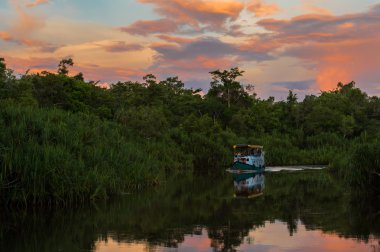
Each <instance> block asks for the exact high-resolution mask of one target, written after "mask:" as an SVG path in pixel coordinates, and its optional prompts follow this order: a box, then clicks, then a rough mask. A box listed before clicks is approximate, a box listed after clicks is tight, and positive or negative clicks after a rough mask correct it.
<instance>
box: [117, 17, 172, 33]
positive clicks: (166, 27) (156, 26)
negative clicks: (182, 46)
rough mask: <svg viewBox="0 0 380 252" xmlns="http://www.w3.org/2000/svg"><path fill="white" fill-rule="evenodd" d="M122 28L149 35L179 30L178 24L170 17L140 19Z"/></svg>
mask: <svg viewBox="0 0 380 252" xmlns="http://www.w3.org/2000/svg"><path fill="white" fill-rule="evenodd" d="M120 30H121V31H124V32H127V33H130V34H136V35H149V34H154V33H168V32H175V31H177V30H178V24H176V23H175V22H173V21H172V20H169V19H159V20H139V21H136V22H135V23H133V24H131V25H129V26H126V27H121V28H120Z"/></svg>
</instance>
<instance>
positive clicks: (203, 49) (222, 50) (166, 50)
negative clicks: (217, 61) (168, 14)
mask: <svg viewBox="0 0 380 252" xmlns="http://www.w3.org/2000/svg"><path fill="white" fill-rule="evenodd" d="M151 48H152V49H154V50H155V51H157V52H158V53H159V55H160V59H161V60H175V59H187V60H192V59H196V58H199V57H205V58H223V57H235V58H238V59H240V60H249V61H263V60H269V59H271V56H270V55H268V54H267V53H261V52H256V51H253V50H244V49H242V48H239V46H238V45H234V44H229V43H225V42H222V41H221V40H219V39H216V38H212V37H206V38H199V39H197V40H194V41H190V42H187V43H186V42H183V43H181V45H173V44H153V45H152V46H151Z"/></svg>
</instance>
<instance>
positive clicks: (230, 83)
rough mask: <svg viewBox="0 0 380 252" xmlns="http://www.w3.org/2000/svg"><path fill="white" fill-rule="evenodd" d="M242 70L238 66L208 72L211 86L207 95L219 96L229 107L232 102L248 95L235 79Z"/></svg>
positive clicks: (241, 73) (240, 74)
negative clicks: (210, 77)
mask: <svg viewBox="0 0 380 252" xmlns="http://www.w3.org/2000/svg"><path fill="white" fill-rule="evenodd" d="M243 73H244V71H241V70H239V68H238V67H234V68H231V69H230V70H224V71H220V70H215V71H212V72H210V74H211V76H212V82H211V83H210V84H211V88H210V90H209V92H208V95H209V96H214V97H219V98H221V99H222V100H223V101H225V102H226V103H227V107H228V108H230V107H231V104H232V103H236V102H238V101H239V100H240V99H241V98H243V97H244V98H246V97H249V94H248V93H247V92H246V91H245V90H244V88H243V86H242V85H241V84H240V82H238V81H237V80H236V79H237V78H238V77H239V76H242V75H243Z"/></svg>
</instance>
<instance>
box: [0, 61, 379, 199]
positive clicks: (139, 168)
mask: <svg viewBox="0 0 380 252" xmlns="http://www.w3.org/2000/svg"><path fill="white" fill-rule="evenodd" d="M73 64H74V62H73V61H72V59H64V60H62V61H61V62H60V63H59V65H58V69H57V72H56V73H52V72H46V71H43V72H41V73H32V74H31V73H28V72H27V73H25V74H24V75H21V76H18V77H16V76H15V74H14V72H13V71H12V70H11V69H8V68H7V67H6V64H5V60H4V59H3V58H0V200H1V201H5V202H6V203H7V204H9V203H13V202H21V203H23V204H29V203H32V204H45V203H48V204H57V203H58V204H59V203H67V202H77V201H83V200H87V199H95V198H105V197H107V196H110V195H112V194H118V193H120V192H125V191H128V190H134V189H138V188H142V187H146V186H147V185H156V184H160V183H162V182H163V181H165V179H166V178H167V177H168V176H170V175H173V174H176V173H181V172H189V173H194V172H212V173H216V172H221V171H224V170H225V168H226V167H228V165H229V164H230V163H231V156H232V149H231V146H232V145H233V144H236V143H252V144H262V145H264V146H265V149H266V150H267V154H266V163H267V165H296V164H326V165H330V167H331V170H332V171H333V172H334V173H335V174H336V176H339V177H340V178H343V179H344V181H346V182H347V184H348V185H350V186H352V187H354V188H361V189H362V191H363V192H364V193H366V194H371V195H372V194H375V195H378V194H379V189H378V186H376V185H378V184H379V178H380V99H379V97H376V96H368V95H367V94H366V93H365V92H363V91H362V90H360V89H359V88H357V87H356V86H355V83H354V82H350V83H347V84H343V83H338V84H337V87H336V89H334V90H330V91H322V92H321V93H320V94H319V95H318V96H316V95H307V96H306V97H305V98H304V100H303V101H299V100H298V98H297V94H295V93H294V92H293V91H292V90H289V94H288V97H287V99H286V100H284V101H275V99H274V98H273V97H270V98H268V99H261V98H259V97H257V95H256V94H255V93H254V87H253V86H252V85H243V84H242V83H240V82H239V81H238V77H240V76H242V75H243V73H244V71H242V70H240V69H239V68H231V69H229V70H216V71H213V72H210V74H211V77H212V82H211V83H210V88H209V90H208V92H207V94H205V95H204V96H201V95H200V94H199V92H200V90H193V89H189V88H185V85H184V83H183V82H182V81H181V80H180V79H179V78H178V77H169V78H166V79H164V80H158V79H157V78H156V77H155V76H154V75H152V74H148V75H146V76H144V77H143V80H142V81H141V82H135V81H126V82H117V83H113V84H111V85H110V87H109V88H108V89H106V88H101V87H99V86H98V85H97V83H96V82H94V81H86V80H85V79H84V76H83V74H82V73H79V74H77V75H74V76H72V75H70V74H69V67H70V66H72V65H73Z"/></svg>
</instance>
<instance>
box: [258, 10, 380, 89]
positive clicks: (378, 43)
mask: <svg viewBox="0 0 380 252" xmlns="http://www.w3.org/2000/svg"><path fill="white" fill-rule="evenodd" d="M257 24H258V25H260V26H262V27H263V28H265V29H267V30H268V31H270V32H271V33H269V34H264V35H263V36H261V37H259V41H257V42H256V43H258V44H264V43H265V42H267V41H276V43H272V44H273V47H272V48H271V49H272V52H274V51H276V50H277V51H278V52H279V53H277V55H278V56H281V55H282V56H291V57H296V58H299V59H301V60H303V61H304V62H305V63H306V64H308V65H313V66H314V68H315V71H316V74H317V76H316V81H317V83H318V85H319V88H320V89H321V90H328V89H333V88H335V87H336V84H337V82H339V81H341V82H348V81H352V80H356V81H357V82H359V83H360V81H361V80H363V82H366V83H367V84H366V85H367V88H368V89H373V87H374V85H375V84H377V83H378V79H379V78H380V72H379V71H378V70H377V68H378V66H379V64H380V35H378V34H376V33H374V32H373V31H375V30H379V29H380V5H378V6H374V7H372V8H371V9H370V10H369V11H368V12H364V13H358V14H347V15H341V16H332V15H320V14H307V15H301V16H296V17H293V18H291V19H289V20H278V19H263V20H260V21H259V22H258V23H257ZM276 47H277V48H276Z"/></svg>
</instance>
